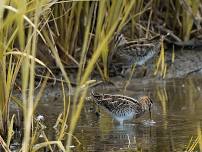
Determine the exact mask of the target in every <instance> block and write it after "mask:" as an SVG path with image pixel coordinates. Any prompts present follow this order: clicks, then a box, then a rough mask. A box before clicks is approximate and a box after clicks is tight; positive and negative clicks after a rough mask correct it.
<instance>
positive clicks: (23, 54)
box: [0, 0, 200, 152]
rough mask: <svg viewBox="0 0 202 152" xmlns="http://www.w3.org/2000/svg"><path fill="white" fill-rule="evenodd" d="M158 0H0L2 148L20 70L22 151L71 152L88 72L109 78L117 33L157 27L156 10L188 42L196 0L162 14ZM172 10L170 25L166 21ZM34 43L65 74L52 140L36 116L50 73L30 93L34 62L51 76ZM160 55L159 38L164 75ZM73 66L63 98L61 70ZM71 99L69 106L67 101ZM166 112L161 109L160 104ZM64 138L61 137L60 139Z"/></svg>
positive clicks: (148, 32) (7, 135)
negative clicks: (42, 47) (74, 70)
mask: <svg viewBox="0 0 202 152" xmlns="http://www.w3.org/2000/svg"><path fill="white" fill-rule="evenodd" d="M161 3H162V2H161V1H152V0H149V1H148V2H147V3H146V2H145V1H142V0H129V1H109V0H102V1H57V0H53V1H48V0H47V1H46V0H44V1H41V0H32V1H17V0H11V1H7V0H3V1H0V134H1V136H2V137H3V138H2V146H3V148H4V149H5V150H6V151H10V150H9V146H10V143H11V139H12V136H13V134H12V133H13V130H12V128H13V127H12V126H13V124H14V120H15V116H12V117H11V116H9V102H10V101H11V97H13V94H12V92H13V89H14V88H15V86H14V85H15V82H16V78H17V76H18V77H20V79H21V85H20V88H21V93H22V99H21V103H20V105H21V107H22V112H23V119H24V122H23V126H21V127H22V128H24V132H23V141H22V147H21V148H20V150H21V151H23V152H27V151H37V150H39V149H41V148H43V147H47V148H48V149H50V150H51V151H54V148H53V146H52V145H57V147H58V149H61V150H62V151H70V146H71V143H72V138H74V139H76V137H74V136H73V134H74V130H75V127H76V124H77V122H78V119H79V116H80V113H81V109H82V107H83V104H84V102H85V96H86V94H87V90H88V88H89V86H91V85H92V84H93V83H94V82H95V81H93V80H91V79H90V76H91V73H92V72H93V71H94V69H95V68H96V69H98V71H99V73H100V75H101V76H102V78H103V79H104V80H109V76H108V56H109V54H110V43H111V41H112V39H113V35H114V33H115V32H121V31H124V30H125V29H129V30H130V31H132V35H131V36H132V37H136V38H137V36H145V37H146V38H148V37H149V36H150V35H152V34H154V33H156V31H155V30H153V29H155V28H153V27H154V25H153V21H155V20H156V19H158V18H159V16H158V14H159V12H160V13H162V16H163V19H164V21H163V23H164V24H165V25H166V27H167V28H169V29H172V30H173V32H176V31H178V29H180V33H176V35H178V36H179V37H180V38H181V39H184V40H188V39H189V38H190V37H191V36H190V35H191V33H192V30H193V28H194V27H195V26H194V25H195V20H194V19H195V18H194V17H195V15H196V14H198V13H199V12H198V10H199V9H200V7H199V5H198V4H199V3H200V1H199V0H197V1H180V0H179V1H176V2H173V1H172V0H170V1H169V3H167V5H166V6H165V7H166V9H167V11H165V12H161V10H162V9H161V5H160V4H161ZM172 3H176V5H174V9H175V12H173V13H171V12H170V11H168V10H170V9H171V6H170V5H172ZM172 7H173V6H172ZM184 7H188V8H189V10H190V11H189V12H185V11H183V9H182V8H184ZM172 9H173V8H172ZM156 10H157V11H156ZM176 12H177V13H176ZM148 14H149V15H148ZM173 16H174V22H175V24H174V25H172V24H171V23H170V20H169V19H170V18H171V17H173ZM143 20H149V22H147V23H146V24H144V22H142V21H143ZM126 31H127V30H126ZM138 32H139V33H138ZM137 33H138V34H137ZM38 42H43V44H44V45H45V46H47V48H48V49H47V50H43V51H44V52H43V53H49V52H48V50H49V51H50V52H51V54H52V56H53V58H54V60H55V62H56V64H57V67H58V68H59V69H60V71H61V73H62V76H63V77H62V79H61V80H60V81H61V82H62V89H61V90H62V91H61V92H62V93H63V96H64V98H63V100H64V110H63V112H62V114H61V115H60V116H59V117H58V120H61V122H62V123H61V126H60V128H59V130H60V131H59V134H58V135H57V136H56V138H55V140H53V141H49V139H48V138H47V137H46V134H45V133H44V131H43V124H42V123H40V122H39V121H37V120H36V119H35V118H34V114H35V110H36V109H37V106H38V103H39V101H40V97H41V96H42V95H43V90H44V89H45V87H46V82H47V79H48V77H49V74H47V75H46V76H44V77H46V78H45V79H44V81H43V83H42V85H41V86H40V87H41V88H40V91H39V93H38V94H36V92H35V85H36V84H35V76H36V71H35V69H36V64H40V65H42V66H43V67H45V68H46V69H47V71H48V73H50V76H51V77H53V79H54V74H53V73H52V71H51V70H50V68H49V67H48V66H47V65H46V64H44V62H43V61H42V60H39V59H38V56H37V55H36V54H37V52H38V51H39V50H38V47H40V46H39V43H38ZM164 60H165V59H164V47H163V43H162V51H161V57H160V58H159V61H158V64H157V72H159V71H158V70H159V69H161V70H162V72H160V73H161V75H162V76H165V73H166V65H165V64H164ZM72 64H74V65H76V66H77V69H78V70H77V73H76V74H77V77H76V80H77V87H76V88H75V91H74V95H73V97H68V99H66V97H65V90H64V86H67V88H68V94H70V92H72V90H73V88H72V86H71V81H70V78H69V76H70V74H69V73H68V72H67V71H66V70H65V66H66V65H72ZM19 73H20V75H19ZM18 79H19V78H18ZM162 98H163V96H162ZM13 99H14V97H13ZM18 101H19V99H18ZM162 101H166V99H162ZM70 102H72V103H73V104H72V105H71V104H70ZM18 104H19V102H18ZM162 104H165V102H164V103H162ZM164 112H165V114H166V110H165V111H164ZM58 123H59V122H58ZM40 133H41V134H43V137H44V138H43V139H44V142H41V143H39V141H38V139H39V135H40ZM63 140H65V142H62V141H63ZM77 141H78V140H77ZM78 143H79V142H78Z"/></svg>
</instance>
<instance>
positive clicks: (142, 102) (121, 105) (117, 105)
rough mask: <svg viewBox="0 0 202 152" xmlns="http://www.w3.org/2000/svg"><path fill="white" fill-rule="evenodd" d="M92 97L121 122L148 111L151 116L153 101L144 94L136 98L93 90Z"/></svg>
mask: <svg viewBox="0 0 202 152" xmlns="http://www.w3.org/2000/svg"><path fill="white" fill-rule="evenodd" d="M91 99H92V100H93V101H95V102H96V103H97V104H98V105H100V106H101V107H103V108H104V109H106V110H107V111H108V112H109V113H110V114H111V115H112V116H113V118H115V119H116V120H117V121H119V122H120V123H121V124H123V121H124V120H130V119H132V118H138V117H140V116H142V115H143V114H144V113H145V112H146V111H149V112H150V118H151V107H152V104H153V102H152V100H151V98H150V97H148V96H142V97H140V98H139V99H138V100H136V99H133V98H131V97H128V96H124V95H118V94H117V95H112V94H100V93H96V92H94V91H92V92H91Z"/></svg>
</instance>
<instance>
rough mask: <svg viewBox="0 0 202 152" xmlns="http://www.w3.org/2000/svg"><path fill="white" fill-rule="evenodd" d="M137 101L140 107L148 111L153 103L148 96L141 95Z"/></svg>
mask: <svg viewBox="0 0 202 152" xmlns="http://www.w3.org/2000/svg"><path fill="white" fill-rule="evenodd" d="M139 102H140V104H141V105H142V108H143V109H144V110H145V111H147V110H148V111H150V110H151V107H152V105H153V101H152V99H151V98H150V97H148V96H142V97H140V98H139Z"/></svg>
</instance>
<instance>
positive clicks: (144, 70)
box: [143, 64, 147, 77]
mask: <svg viewBox="0 0 202 152" xmlns="http://www.w3.org/2000/svg"><path fill="white" fill-rule="evenodd" d="M146 74H147V67H146V65H145V64H144V65H143V77H145V76H146Z"/></svg>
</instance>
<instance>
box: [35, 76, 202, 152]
mask: <svg viewBox="0 0 202 152" xmlns="http://www.w3.org/2000/svg"><path fill="white" fill-rule="evenodd" d="M115 81H116V83H117V86H121V85H122V84H123V83H122V82H119V81H117V80H115ZM96 89H98V90H99V91H100V92H103V93H119V94H125V95H129V96H131V97H135V98H136V97H138V96H141V95H150V96H151V98H152V99H153V100H154V105H153V108H152V122H151V121H150V120H149V114H148V113H146V114H145V115H143V116H142V117H140V118H138V119H136V120H131V121H126V122H124V124H123V125H122V126H121V125H120V124H119V123H118V122H116V121H115V120H113V119H112V117H111V116H110V115H109V114H108V113H107V112H105V111H104V110H102V109H101V112H100V116H97V115H96V110H95V109H96V106H95V105H94V104H93V103H92V102H89V101H86V103H85V105H84V108H83V110H82V112H81V117H80V120H79V122H78V125H77V128H76V130H75V136H76V137H77V138H78V139H79V141H80V142H81V145H80V146H79V147H77V148H73V149H75V151H96V152H99V151H127V150H132V151H134V150H142V151H159V152H161V151H184V150H186V146H187V145H188V143H189V141H190V139H191V137H192V136H193V139H195V138H196V137H197V125H198V124H199V123H201V122H202V110H201V109H202V96H201V92H202V90H201V89H202V78H186V79H171V80H166V81H164V80H159V81H157V80H156V81H155V82H152V80H148V79H147V80H131V82H130V85H129V86H128V87H127V90H126V91H125V92H123V91H117V89H115V88H114V87H112V86H99V87H97V88H96ZM46 100H47V101H48V102H47V101H42V102H41V104H40V106H39V110H38V113H39V114H42V115H44V117H45V119H46V121H45V123H46V124H47V125H50V126H53V124H54V122H55V121H56V117H57V116H58V114H59V113H60V112H62V110H63V102H62V99H61V98H58V99H52V97H51V100H49V98H46ZM201 124H202V123H201ZM52 131H53V130H52ZM50 132H51V131H50ZM50 136H53V135H50ZM74 145H76V142H75V140H74Z"/></svg>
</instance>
